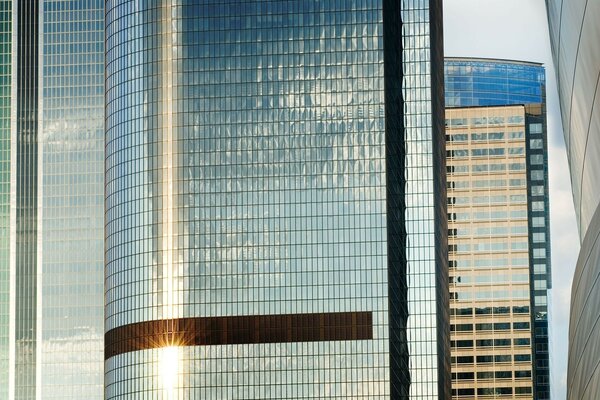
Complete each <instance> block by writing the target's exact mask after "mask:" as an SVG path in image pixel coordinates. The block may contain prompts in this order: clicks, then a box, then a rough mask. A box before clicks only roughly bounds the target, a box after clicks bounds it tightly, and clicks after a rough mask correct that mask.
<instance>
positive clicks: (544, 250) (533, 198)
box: [525, 93, 552, 400]
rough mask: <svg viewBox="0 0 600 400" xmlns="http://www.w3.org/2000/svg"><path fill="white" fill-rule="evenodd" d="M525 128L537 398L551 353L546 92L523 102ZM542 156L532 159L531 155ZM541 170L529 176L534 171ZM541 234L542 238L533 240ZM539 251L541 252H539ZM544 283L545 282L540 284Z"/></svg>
mask: <svg viewBox="0 0 600 400" xmlns="http://www.w3.org/2000/svg"><path fill="white" fill-rule="evenodd" d="M525 110H526V114H525V115H526V119H525V132H526V138H527V139H526V148H527V192H528V197H527V212H528V215H529V218H528V225H529V230H528V231H529V249H530V250H529V265H530V270H529V273H530V280H529V282H530V288H529V289H530V299H531V352H532V358H531V359H532V363H533V396H534V398H535V399H538V400H547V399H549V398H550V354H549V352H548V349H549V338H548V304H547V299H548V293H547V289H550V288H551V287H552V281H551V277H552V275H551V273H552V272H551V260H550V251H551V249H550V214H549V209H550V208H549V201H548V196H549V192H548V190H549V189H548V138H547V127H546V102H545V93H544V97H543V101H542V103H541V104H531V105H528V106H526V108H525ZM532 124H536V125H541V129H539V130H536V131H532V129H531V126H532ZM536 139H537V140H538V141H539V140H541V142H542V144H543V145H542V147H541V148H540V147H539V145H536V146H535V148H534V147H532V146H531V144H532V141H535V140H536ZM534 157H537V158H541V159H542V162H541V163H540V161H539V160H536V161H534V160H533V158H534ZM536 170H537V171H538V172H541V173H542V174H541V175H542V177H543V180H540V176H539V175H538V176H536V179H535V180H534V179H533V178H532V172H533V171H536ZM541 185H543V188H544V190H543V193H539V192H534V190H533V186H537V187H539V186H541ZM534 202H536V203H543V208H542V209H540V208H539V206H536V207H535V208H534V207H533V203H534ZM534 218H536V219H539V218H543V220H544V224H543V226H539V224H534V223H533V221H534ZM540 234H542V235H543V236H544V238H545V240H543V241H541V240H539V239H538V240H535V239H534V236H535V235H540ZM540 252H541V254H540ZM544 283H545V286H539V285H542V284H544Z"/></svg>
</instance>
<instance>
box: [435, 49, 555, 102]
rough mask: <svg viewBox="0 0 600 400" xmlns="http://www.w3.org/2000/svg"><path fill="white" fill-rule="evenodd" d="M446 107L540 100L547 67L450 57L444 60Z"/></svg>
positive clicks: (542, 95) (541, 99) (542, 94)
mask: <svg viewBox="0 0 600 400" xmlns="http://www.w3.org/2000/svg"><path fill="white" fill-rule="evenodd" d="M444 79H445V87H446V92H445V93H446V94H445V96H446V106H447V107H470V106H494V105H510V104H531V103H541V102H542V101H543V98H544V86H545V82H546V78H545V73H544V68H542V67H541V66H539V65H532V64H524V63H523V64H520V63H515V62H510V61H507V62H502V61H493V62H490V61H485V60H465V59H447V60H446V61H445V63H444Z"/></svg>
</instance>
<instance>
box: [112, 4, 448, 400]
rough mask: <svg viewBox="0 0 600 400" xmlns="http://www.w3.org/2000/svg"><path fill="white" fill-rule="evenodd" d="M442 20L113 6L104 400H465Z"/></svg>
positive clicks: (246, 8) (430, 15)
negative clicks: (456, 389) (458, 351)
mask: <svg viewBox="0 0 600 400" xmlns="http://www.w3.org/2000/svg"><path fill="white" fill-rule="evenodd" d="M431 4H432V6H431V7H433V8H435V10H433V9H431V10H430V2H429V1H406V2H396V1H387V0H381V1H365V0H351V1H343V2H340V1H331V2H329V1H328V2H323V1H305V0H302V1H300V0H298V1H250V0H246V1H231V2H228V3H223V2H222V1H217V0H215V1H209V0H207V1H204V2H201V4H198V2H188V1H172V2H170V1H166V0H165V1H148V2H144V3H140V2H134V1H112V0H109V1H107V2H106V45H107V48H106V230H105V234H106V271H105V273H106V276H105V279H106V281H105V282H106V295H105V298H106V310H105V316H106V325H105V329H106V338H107V341H109V342H110V343H109V344H110V345H111V346H110V348H109V347H107V349H106V351H107V352H106V355H105V357H106V362H105V367H106V380H105V384H106V393H105V397H106V398H107V399H113V398H139V396H148V397H150V396H158V397H159V398H173V399H175V398H180V399H183V398H188V397H189V396H190V395H191V394H192V393H193V394H194V395H196V396H198V397H202V398H277V399H280V398H339V399H342V398H348V397H352V398H365V399H366V398H373V399H375V398H380V399H387V398H407V397H408V396H409V395H411V397H414V398H429V399H433V398H435V399H437V398H445V396H447V394H448V393H449V391H445V390H444V389H445V388H446V386H447V385H448V384H449V379H447V378H449V375H448V373H449V371H448V369H447V368H445V366H446V364H445V362H444V360H445V359H446V356H447V354H444V353H443V352H444V351H448V343H447V338H446V339H443V338H444V333H447V332H445V331H444V329H446V331H447V326H446V325H445V324H447V320H446V318H447V309H446V307H447V277H446V275H443V272H441V271H444V270H445V267H446V262H445V261H446V258H445V250H444V247H445V235H446V232H445V217H444V214H445V204H444V201H445V200H444V199H445V196H444V190H445V185H444V182H443V179H444V178H443V174H442V173H439V171H438V173H437V174H435V173H434V169H435V168H439V167H440V166H443V165H444V164H443V163H444V157H443V151H444V137H443V127H442V126H441V122H442V120H443V119H442V118H441V116H442V112H443V99H442V97H441V93H442V92H441V90H442V85H441V82H442V79H443V78H442V71H441V68H442V64H441V62H442V58H441V54H442V52H441V25H440V24H441V4H440V3H439V2H431ZM430 19H432V20H433V22H432V21H431V20H430ZM401 21H402V22H404V24H401ZM434 25H435V27H434ZM403 60H406V61H403ZM432 71H434V72H432ZM432 114H433V115H432ZM409 194H410V195H412V197H409V196H408V195H409ZM419 201H422V202H421V203H419ZM436 205H440V207H439V208H438V207H436ZM407 261H408V262H407ZM440 274H442V275H441V276H440ZM407 299H408V300H407ZM444 299H446V302H444ZM437 310H441V311H442V312H441V313H440V312H436V311H437ZM409 314H410V317H409ZM364 315H368V316H369V317H366V318H367V319H366V320H364V319H363V317H362V316H364ZM300 321H301V322H300ZM336 327H340V328H336ZM345 328H347V329H350V330H351V331H352V332H353V333H352V335H351V336H350V337H349V338H348V337H343V335H341V334H340V332H339V331H341V330H342V329H345ZM365 329H367V330H368V333H369V335H370V336H369V335H367V336H368V337H369V338H365V336H362V334H361V332H363V331H364V330H365ZM190 331H191V332H193V335H191V334H190V333H188V332H190ZM169 332H171V333H169ZM326 332H327V333H326ZM354 332H356V335H355V334H354ZM150 338H151V339H150ZM409 357H410V358H409ZM411 381H412V382H413V385H412V386H409V384H410V382H411ZM440 388H441V389H440Z"/></svg>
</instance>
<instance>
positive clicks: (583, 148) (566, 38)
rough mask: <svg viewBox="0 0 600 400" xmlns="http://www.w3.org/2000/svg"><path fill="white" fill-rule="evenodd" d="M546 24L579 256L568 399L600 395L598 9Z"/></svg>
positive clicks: (557, 2) (558, 10)
mask: <svg viewBox="0 0 600 400" xmlns="http://www.w3.org/2000/svg"><path fill="white" fill-rule="evenodd" d="M547 5H548V19H549V23H550V38H551V41H552V51H553V56H554V64H555V68H556V73H557V81H558V92H559V97H560V105H561V112H562V123H563V131H564V135H565V144H566V146H567V157H568V159H569V166H570V169H571V184H572V190H573V201H574V203H575V213H576V215H577V223H578V225H579V237H580V239H581V250H580V252H579V259H578V260H577V268H576V270H575V275H574V278H573V286H572V289H571V320H570V324H569V368H568V378H567V397H568V398H569V399H594V398H596V397H597V394H598V393H599V392H600V368H599V366H600V361H599V360H600V325H599V324H597V321H598V319H599V318H600V296H599V293H600V287H599V286H598V282H599V279H598V278H599V277H600V242H599V241H598V237H599V233H600V211H599V210H600V207H599V205H600V175H599V172H598V171H600V134H599V132H600V110H599V108H598V105H599V104H600V102H599V100H598V99H599V97H598V96H599V95H598V85H599V82H600V47H598V41H597V38H598V35H599V34H600V32H599V27H598V23H597V21H598V18H600V4H598V2H593V1H592V2H589V1H583V0H573V1H569V2H567V1H561V0H548V1H547Z"/></svg>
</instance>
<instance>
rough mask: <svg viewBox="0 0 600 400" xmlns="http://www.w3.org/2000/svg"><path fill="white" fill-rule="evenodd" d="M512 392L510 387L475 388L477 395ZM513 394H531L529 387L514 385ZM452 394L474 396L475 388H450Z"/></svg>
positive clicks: (495, 394) (496, 394)
mask: <svg viewBox="0 0 600 400" xmlns="http://www.w3.org/2000/svg"><path fill="white" fill-rule="evenodd" d="M510 394H513V388H512V387H496V388H479V389H477V395H478V396H501V395H510ZM514 394H531V388H530V387H516V388H514ZM452 396H475V389H473V388H466V389H452Z"/></svg>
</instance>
